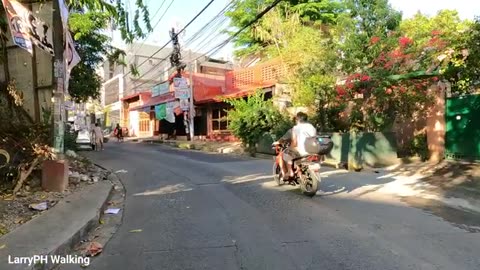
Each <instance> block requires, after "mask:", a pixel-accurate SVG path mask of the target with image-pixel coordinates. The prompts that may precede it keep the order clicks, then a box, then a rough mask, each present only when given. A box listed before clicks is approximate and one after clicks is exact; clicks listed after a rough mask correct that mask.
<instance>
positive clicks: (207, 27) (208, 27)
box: [185, 0, 234, 46]
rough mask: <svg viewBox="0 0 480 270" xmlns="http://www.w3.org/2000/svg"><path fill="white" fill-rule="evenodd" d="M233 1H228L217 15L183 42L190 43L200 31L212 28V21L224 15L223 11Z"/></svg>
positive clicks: (229, 6)
mask: <svg viewBox="0 0 480 270" xmlns="http://www.w3.org/2000/svg"><path fill="white" fill-rule="evenodd" d="M233 3H234V0H232V1H230V2H229V3H228V4H227V5H226V6H225V7H224V8H223V9H222V10H220V12H218V14H217V15H215V16H214V17H213V18H212V19H211V20H210V21H209V22H208V23H206V24H205V25H204V26H203V27H201V28H200V30H199V31H197V32H196V33H195V34H193V35H192V36H191V37H190V38H189V39H188V40H187V41H186V42H185V46H186V44H190V43H192V42H194V41H195V40H197V39H198V37H199V36H200V34H201V33H202V32H205V31H208V30H210V29H211V28H212V26H213V25H214V22H215V21H217V20H218V19H219V18H221V16H224V15H225V12H226V11H227V10H228V9H230V8H231V7H232V5H233Z"/></svg>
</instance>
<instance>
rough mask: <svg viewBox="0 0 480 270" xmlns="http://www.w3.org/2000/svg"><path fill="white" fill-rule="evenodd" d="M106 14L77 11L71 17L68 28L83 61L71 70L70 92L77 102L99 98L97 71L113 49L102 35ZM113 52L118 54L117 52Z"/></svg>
mask: <svg viewBox="0 0 480 270" xmlns="http://www.w3.org/2000/svg"><path fill="white" fill-rule="evenodd" d="M108 20H109V15H108V14H107V13H105V12H78V13H73V14H71V15H70V20H69V25H70V30H71V31H72V35H73V37H74V40H75V43H76V44H75V45H76V46H75V47H76V50H77V52H78V54H79V56H80V58H81V59H82V61H81V62H80V63H79V64H78V65H77V66H75V67H74V68H73V70H72V74H71V78H70V82H69V92H70V95H71V97H72V99H73V100H74V101H76V102H85V101H87V100H88V99H89V98H93V99H97V98H99V96H100V87H101V78H100V77H99V76H98V74H97V72H96V68H97V66H98V65H99V64H100V63H102V62H103V59H104V56H105V55H108V54H109V53H110V51H113V48H112V47H110V45H109V42H110V38H109V37H108V36H106V35H105V34H103V32H102V31H103V29H105V28H106V27H107V24H108ZM115 53H117V54H119V53H118V52H117V51H115Z"/></svg>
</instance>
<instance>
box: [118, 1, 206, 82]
mask: <svg viewBox="0 0 480 270" xmlns="http://www.w3.org/2000/svg"><path fill="white" fill-rule="evenodd" d="M213 1H215V0H210V2H208V4H207V5H206V6H205V7H204V8H203V9H202V10H201V11H200V12H199V13H197V15H195V17H193V19H192V20H190V22H188V23H187V25H185V26H184V27H183V28H182V29H181V30H180V31H179V32H178V33H176V34H175V36H178V35H179V34H181V33H182V32H183V31H185V29H186V28H187V27H188V26H190V25H191V24H192V23H193V22H194V21H195V20H196V19H197V18H198V17H199V16H200V15H201V14H202V13H203V12H204V11H205V10H206V9H207V8H208V7H209V6H210V5H211V4H212V3H213ZM170 42H172V40H169V41H168V42H167V43H165V45H163V46H162V47H161V48H160V49H158V50H157V51H156V52H154V53H153V54H152V55H150V56H149V57H148V58H147V59H145V61H143V62H142V63H140V65H138V66H137V68H139V67H141V66H142V65H143V64H145V63H146V62H147V61H148V60H150V59H152V57H153V56H155V55H156V54H157V53H159V52H160V51H161V50H163V49H165V48H166V47H167V46H168V44H170ZM130 73H131V71H129V72H127V73H126V74H125V75H123V76H124V77H125V76H127V75H128V74H130Z"/></svg>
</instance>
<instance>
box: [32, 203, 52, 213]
mask: <svg viewBox="0 0 480 270" xmlns="http://www.w3.org/2000/svg"><path fill="white" fill-rule="evenodd" d="M28 208H30V209H33V210H37V211H45V210H47V209H48V204H47V202H41V203H32V204H30V205H29V206H28Z"/></svg>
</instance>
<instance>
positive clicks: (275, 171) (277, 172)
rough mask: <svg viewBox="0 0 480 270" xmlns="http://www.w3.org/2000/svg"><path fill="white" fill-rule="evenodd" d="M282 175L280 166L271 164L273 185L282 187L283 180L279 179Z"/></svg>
mask: <svg viewBox="0 0 480 270" xmlns="http://www.w3.org/2000/svg"><path fill="white" fill-rule="evenodd" d="M281 173H282V169H281V168H280V165H278V164H277V163H273V179H274V180H275V183H277V185H279V186H281V185H283V184H284V183H283V179H282V178H281V177H280V176H281Z"/></svg>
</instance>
